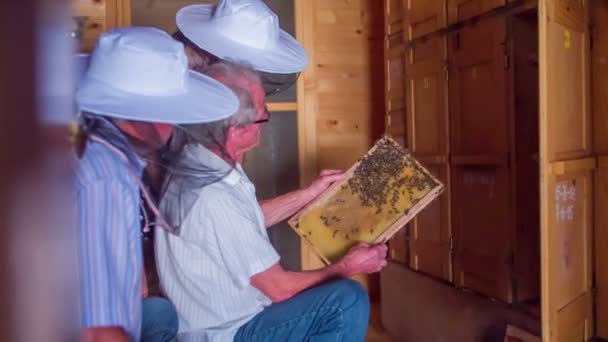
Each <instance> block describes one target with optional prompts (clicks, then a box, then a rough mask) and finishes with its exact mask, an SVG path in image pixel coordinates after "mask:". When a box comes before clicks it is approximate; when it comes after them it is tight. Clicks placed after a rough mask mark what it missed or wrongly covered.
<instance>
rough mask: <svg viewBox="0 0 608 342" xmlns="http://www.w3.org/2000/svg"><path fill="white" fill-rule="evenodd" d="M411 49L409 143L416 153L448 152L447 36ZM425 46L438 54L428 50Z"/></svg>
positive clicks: (408, 70)
mask: <svg viewBox="0 0 608 342" xmlns="http://www.w3.org/2000/svg"><path fill="white" fill-rule="evenodd" d="M427 46H432V47H427ZM442 47H443V48H442ZM411 50H412V51H408V56H410V58H409V59H408V65H407V77H406V79H407V99H406V103H407V118H408V127H409V134H408V140H409V146H410V148H411V150H412V151H413V152H414V153H415V154H416V155H417V156H421V155H447V153H448V137H449V132H448V108H447V105H448V99H447V95H448V94H447V92H448V90H447V82H448V81H447V79H446V62H445V58H446V50H445V39H443V38H441V39H436V40H432V41H429V42H428V43H427V44H426V45H421V46H417V47H413V48H411ZM425 50H428V51H430V52H436V53H437V54H436V55H433V54H432V53H425V52H426V51H425ZM418 51H422V52H421V53H418ZM423 56H424V57H426V58H424V57H423Z"/></svg>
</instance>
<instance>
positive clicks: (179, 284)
mask: <svg viewBox="0 0 608 342" xmlns="http://www.w3.org/2000/svg"><path fill="white" fill-rule="evenodd" d="M178 163H182V164H185V165H191V164H194V165H199V166H206V167H208V168H210V169H211V170H216V171H220V173H225V174H226V176H224V177H223V178H222V179H221V180H220V181H218V182H216V183H213V184H210V185H207V186H205V187H203V188H201V189H198V194H197V195H198V197H197V199H196V202H195V203H194V205H193V206H192V209H191V210H190V211H189V213H188V215H186V216H185V219H184V220H183V222H182V224H181V227H180V233H179V235H178V236H176V235H172V234H169V233H167V232H166V231H165V230H163V229H160V228H158V227H157V228H156V231H155V233H156V236H155V238H156V241H155V247H156V265H157V268H158V273H159V276H160V281H161V286H162V288H163V290H164V291H165V293H166V294H167V296H168V297H169V299H171V301H172V302H173V303H174V304H175V307H176V308H177V312H178V316H179V334H178V340H179V341H180V342H194V341H196V342H199V341H200V342H215V341H217V342H224V341H232V340H233V339H234V335H235V334H236V332H237V331H238V329H239V328H240V327H241V326H243V325H244V324H246V323H247V322H248V321H250V320H251V319H252V318H253V317H254V316H255V315H257V314H258V313H259V312H261V311H262V310H263V309H264V308H265V307H266V306H268V305H270V304H271V300H270V299H269V298H268V297H266V296H265V295H264V294H263V293H262V292H260V291H259V290H258V289H257V288H255V287H253V286H252V285H251V277H252V276H254V275H256V274H258V273H260V272H263V271H265V270H267V269H268V268H270V267H271V266H272V265H274V264H276V263H277V262H278V261H279V255H278V254H277V252H276V251H275V249H274V248H273V246H272V244H271V243H270V240H269V238H268V233H267V232H266V226H265V223H264V214H263V213H262V209H261V208H260V205H259V204H258V201H257V198H256V196H255V187H254V185H253V184H252V183H251V181H250V180H249V179H248V178H247V176H246V175H245V173H244V172H243V169H242V168H241V166H240V165H237V166H236V168H234V169H230V166H229V165H228V164H227V163H226V162H225V161H223V160H222V159H220V158H219V157H218V156H217V155H215V154H214V153H213V152H211V151H209V150H208V149H206V148H204V147H203V146H201V145H199V144H189V145H186V146H185V147H184V149H183V150H182V154H181V155H180V161H178ZM179 184H180V183H179V182H170V183H169V184H168V189H167V191H166V192H165V194H164V196H163V198H162V200H161V203H160V209H161V211H162V212H163V215H165V217H166V218H169V219H170V220H171V218H172V217H173V216H175V215H180V210H182V208H181V207H180V205H179V196H181V195H183V192H184V191H187V190H188V189H181V188H180V186H179ZM175 186H177V187H178V188H174V187H175Z"/></svg>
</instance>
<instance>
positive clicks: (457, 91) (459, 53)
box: [448, 18, 509, 155]
mask: <svg viewBox="0 0 608 342" xmlns="http://www.w3.org/2000/svg"><path fill="white" fill-rule="evenodd" d="M505 24H506V23H505V19H504V18H489V19H487V20H484V21H482V22H480V23H479V24H477V25H475V26H472V27H469V28H466V29H463V30H462V31H461V32H459V33H457V34H455V35H454V36H452V37H451V38H450V39H449V40H448V51H449V56H450V78H449V103H450V128H451V133H450V140H451V146H452V147H451V151H452V152H453V153H454V154H456V155H479V154H505V153H507V151H508V149H509V145H508V138H507V137H508V132H509V131H508V130H507V129H505V127H508V125H507V123H508V110H507V108H508V97H507V89H506V86H507V72H506V70H505V67H504V53H505V51H504V48H503V45H502V43H503V41H504V40H505V35H506V32H505V26H506V25H505Z"/></svg>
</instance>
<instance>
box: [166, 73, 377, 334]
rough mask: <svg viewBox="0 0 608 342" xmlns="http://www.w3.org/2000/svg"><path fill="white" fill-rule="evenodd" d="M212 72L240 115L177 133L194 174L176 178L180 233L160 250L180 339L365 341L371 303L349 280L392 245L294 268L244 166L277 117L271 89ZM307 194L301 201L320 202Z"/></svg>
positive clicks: (171, 189) (172, 195) (171, 188)
mask: <svg viewBox="0 0 608 342" xmlns="http://www.w3.org/2000/svg"><path fill="white" fill-rule="evenodd" d="M207 73H208V75H210V76H211V77H213V78H215V79H217V80H219V81H220V82H222V83H224V84H225V85H227V86H228V87H229V88H231V89H232V90H233V91H234V92H235V93H236V94H237V95H238V97H239V100H240V108H239V110H238V111H237V113H236V114H235V115H233V116H232V117H230V118H228V119H225V120H222V121H218V122H216V123H212V124H202V125H181V126H180V128H181V129H178V130H177V131H176V133H178V132H180V131H183V132H185V133H186V135H187V137H186V138H185V139H184V140H185V145H184V146H183V147H182V148H181V149H180V154H179V156H178V158H177V160H176V161H175V163H176V165H177V169H179V170H188V172H184V173H181V174H176V173H173V174H171V175H170V176H169V178H168V184H167V188H166V192H165V195H164V197H163V198H162V200H161V211H162V212H163V213H165V214H166V216H167V217H168V218H173V220H174V221H180V222H181V224H180V227H179V228H180V234H179V235H178V236H175V235H171V234H167V233H166V232H165V231H163V230H160V229H157V231H156V233H157V236H156V252H157V262H158V268H159V274H160V278H161V285H162V287H163V289H164V291H165V292H166V294H167V295H168V297H169V298H170V299H171V300H172V301H173V302H174V303H175V305H176V307H177V311H178V315H179V319H180V331H179V335H178V336H179V338H180V340H184V341H230V340H235V341H249V340H259V341H304V340H332V341H362V340H363V339H364V336H365V332H366V329H367V324H368V315H369V302H368V298H367V295H366V292H365V290H364V289H363V288H362V287H361V286H360V285H359V284H358V283H357V282H355V281H352V280H347V279H344V278H348V277H350V276H352V275H354V274H360V273H363V274H365V273H372V272H377V271H380V270H381V269H382V268H383V267H384V266H385V265H386V260H385V258H386V250H387V249H386V246H385V245H379V246H367V245H359V246H356V247H354V248H353V249H352V250H351V251H350V252H349V253H348V254H347V255H346V256H345V257H344V258H343V259H342V260H340V261H339V262H337V263H335V264H334V265H331V266H328V267H326V268H322V269H319V270H316V271H309V272H288V271H285V270H284V269H283V268H282V267H281V266H280V264H279V256H278V255H277V252H276V251H275V250H274V249H273V247H272V245H271V244H270V241H269V239H268V235H267V233H266V227H265V226H266V224H267V221H268V219H267V218H266V217H265V213H264V212H262V209H261V208H260V206H259V205H258V203H257V200H256V196H255V188H254V186H253V184H252V183H251V182H250V181H249V179H248V178H247V176H246V175H245V173H244V172H243V169H242V168H241V162H242V160H243V157H244V154H245V153H246V152H247V151H249V150H251V149H253V148H254V147H255V146H256V145H257V143H258V140H259V135H260V129H261V126H260V125H261V124H262V123H263V122H265V121H267V120H268V112H267V111H266V110H265V109H264V97H265V96H264V91H263V89H262V86H261V84H260V82H259V79H258V77H257V75H256V73H255V72H253V71H252V70H250V69H247V68H245V67H242V66H238V65H235V64H231V63H228V62H220V63H216V64H214V65H212V66H211V67H210V68H209V69H208V70H207ZM180 134H181V133H180ZM309 189H310V188H309ZM308 191H312V190H308ZM306 192H307V190H304V191H303V192H302V197H305V198H308V200H312V196H306Z"/></svg>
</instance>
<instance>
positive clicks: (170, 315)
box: [144, 297, 179, 333]
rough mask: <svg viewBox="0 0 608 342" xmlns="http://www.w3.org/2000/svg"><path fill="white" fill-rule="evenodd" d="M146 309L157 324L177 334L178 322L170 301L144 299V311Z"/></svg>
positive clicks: (159, 298)
mask: <svg viewBox="0 0 608 342" xmlns="http://www.w3.org/2000/svg"><path fill="white" fill-rule="evenodd" d="M146 309H147V310H148V314H149V315H151V316H153V317H154V320H155V321H156V323H157V324H161V325H162V326H164V327H165V328H170V329H171V331H174V332H175V333H177V330H178V324H179V320H178V317H177V310H176V309H175V306H174V305H173V303H171V301H169V300H168V299H166V298H161V297H154V298H146V300H145V304H144V310H146Z"/></svg>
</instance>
